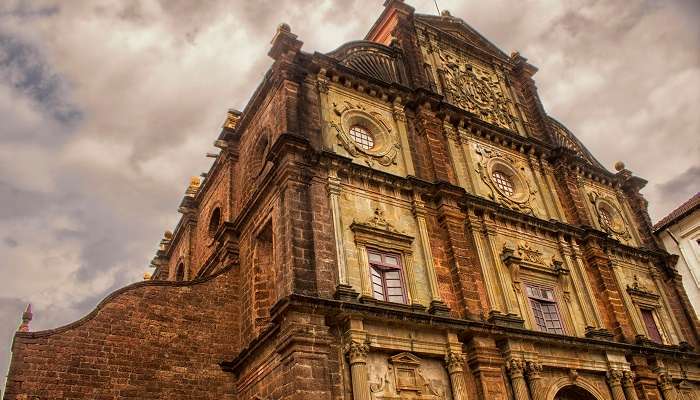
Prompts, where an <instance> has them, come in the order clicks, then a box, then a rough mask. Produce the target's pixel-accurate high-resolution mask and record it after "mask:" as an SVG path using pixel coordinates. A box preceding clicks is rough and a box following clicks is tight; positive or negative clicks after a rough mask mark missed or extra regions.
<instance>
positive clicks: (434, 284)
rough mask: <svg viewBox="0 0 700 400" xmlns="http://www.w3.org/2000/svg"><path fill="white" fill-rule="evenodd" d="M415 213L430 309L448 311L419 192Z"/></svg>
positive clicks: (415, 197)
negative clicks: (436, 270)
mask: <svg viewBox="0 0 700 400" xmlns="http://www.w3.org/2000/svg"><path fill="white" fill-rule="evenodd" d="M413 215H414V216H415V218H416V221H417V222H418V236H419V237H420V243H421V247H422V249H423V258H424V259H425V269H426V273H427V275H428V285H429V287H430V310H431V312H433V313H447V314H449V310H447V307H446V306H445V304H444V303H443V301H442V297H441V296H440V288H439V287H438V281H437V274H436V272H435V263H434V262H433V251H432V248H431V246H430V234H429V232H428V225H427V223H426V210H425V203H423V201H422V200H421V199H420V195H419V194H417V193H416V194H415V195H414V198H413Z"/></svg>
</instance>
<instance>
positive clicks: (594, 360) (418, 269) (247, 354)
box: [5, 0, 700, 400]
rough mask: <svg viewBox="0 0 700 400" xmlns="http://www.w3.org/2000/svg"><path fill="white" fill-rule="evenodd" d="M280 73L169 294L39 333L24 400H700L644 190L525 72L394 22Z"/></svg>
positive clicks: (183, 228)
mask: <svg viewBox="0 0 700 400" xmlns="http://www.w3.org/2000/svg"><path fill="white" fill-rule="evenodd" d="M269 55H270V57H271V58H272V59H273V60H274V63H273V64H272V67H271V68H270V70H269V71H268V73H267V74H266V75H265V77H264V79H263V81H262V82H261V83H260V85H259V86H258V88H257V90H256V91H255V93H254V94H253V96H252V98H251V99H250V101H249V103H248V105H247V106H246V108H245V109H244V110H243V111H242V112H239V111H236V110H231V111H229V113H228V116H227V119H226V122H225V124H224V126H223V129H222V130H221V132H220V134H219V136H218V138H216V142H215V145H216V146H217V147H218V148H219V149H220V152H219V153H218V156H217V158H216V160H215V161H214V164H213V166H212V167H211V169H210V170H209V172H208V173H207V174H206V176H205V177H204V179H199V178H194V179H193V180H192V182H191V184H190V186H189V188H188V189H187V192H186V194H185V196H184V198H183V200H182V203H181V205H180V208H179V211H180V212H181V213H182V218H181V220H180V222H179V223H178V225H177V226H176V228H175V229H174V231H173V232H172V233H171V232H168V233H166V235H165V236H164V238H163V239H162V241H161V246H160V249H159V250H158V252H157V254H156V256H155V258H154V260H153V266H154V267H155V271H154V273H153V276H152V278H151V279H149V280H147V281H144V282H139V283H135V284H133V285H130V286H127V287H125V288H123V289H120V290H118V291H116V292H115V293H112V294H111V295H109V296H108V297H107V298H106V299H105V300H104V301H102V302H101V303H100V304H99V305H98V306H97V308H96V309H95V310H94V311H93V312H91V313H90V314H88V315H87V316H85V317H84V318H83V319H81V320H79V321H76V322H74V323H72V324H69V325H67V326H63V327H60V328H56V329H53V330H49V331H40V332H31V330H30V325H29V320H30V319H31V314H30V313H27V314H25V322H24V323H23V324H22V327H21V329H20V331H19V332H17V334H16V335H15V338H14V343H13V347H12V350H13V356H12V363H11V367H10V372H9V377H8V381H7V391H6V394H5V398H6V399H8V400H9V399H12V400H15V399H47V398H64V399H72V398H95V399H124V398H138V399H163V398H170V399H232V400H233V399H236V400H238V399H240V400H252V399H258V400H261V399H264V400H268V399H269V400H282V399H299V400H301V399H329V400H330V399H338V400H340V399H345V400H350V399H354V400H370V399H371V400H389V399H421V400H438V399H440V400H511V399H513V400H555V399H556V400H571V399H577V400H637V399H643V400H677V399H696V400H697V399H700V366H699V364H700V356H699V355H698V353H697V352H696V349H697V348H698V345H699V344H700V335H699V329H700V324H699V323H698V318H697V316H696V314H695V312H694V311H693V309H692V307H691V304H690V302H689V300H688V296H687V295H686V292H685V290H684V288H683V285H682V281H681V276H680V275H679V273H678V271H677V270H676V266H675V257H673V256H672V255H669V254H668V253H667V252H666V251H665V250H663V249H662V248H660V247H659V246H658V244H657V241H656V239H655V237H654V234H653V231H652V224H651V222H650V220H649V215H648V213H647V203H646V200H645V199H644V198H643V197H642V195H641V194H640V193H639V191H640V189H642V188H643V187H644V185H645V184H646V181H644V180H643V179H642V178H639V177H636V176H634V175H633V174H632V173H631V172H630V171H629V170H627V169H625V168H624V165H622V164H621V163H620V164H618V165H617V166H616V169H617V171H616V172H610V171H608V170H607V169H606V168H605V167H603V166H602V165H601V164H600V163H599V162H598V161H597V160H596V159H595V157H594V156H593V155H591V153H590V152H589V151H588V150H586V148H585V147H584V146H583V144H582V143H581V142H580V141H579V140H577V139H576V137H575V135H574V134H573V133H572V132H571V131H570V130H569V129H567V128H566V127H565V126H564V125H563V124H561V123H560V122H558V121H557V120H555V119H554V118H553V117H551V116H549V115H548V114H547V113H546V112H545V110H544V107H543V105H542V103H541V102H540V99H539V96H538V94H537V87H536V85H535V81H534V79H533V76H534V75H535V73H536V72H537V68H536V67H535V66H533V65H531V64H530V63H528V61H527V59H525V58H524V57H523V56H521V55H520V54H518V53H514V54H510V55H509V54H505V53H504V52H502V51H501V50H500V49H499V48H497V47H496V46H495V45H494V44H493V43H491V42H490V41H489V40H488V39H486V38H484V37H483V36H481V35H480V34H479V33H478V32H476V31H475V30H474V29H473V28H471V27H470V26H469V25H468V24H467V23H465V22H464V21H463V20H461V19H459V18H456V17H453V16H451V15H450V14H449V13H448V12H444V13H442V15H440V16H435V15H421V14H417V13H415V12H414V10H413V8H412V7H410V6H409V5H407V4H405V3H404V2H402V1H400V0H388V1H387V2H386V3H385V9H384V11H383V13H382V14H381V15H380V16H379V18H378V19H377V21H376V23H375V24H374V25H373V26H372V27H371V28H370V29H369V32H368V33H367V35H366V37H365V38H364V40H358V41H353V42H349V43H346V44H343V45H342V46H340V47H338V48H337V49H336V50H334V51H332V52H330V53H327V54H322V53H318V52H309V51H304V50H302V42H301V40H300V39H299V38H298V37H297V36H296V35H295V34H294V33H293V32H292V30H291V29H290V27H289V26H287V25H285V24H282V25H280V27H279V29H278V30H277V32H276V34H275V36H274V38H273V39H272V46H271V49H270V51H269ZM545 73H546V72H545ZM602 101H604V99H603V100H602Z"/></svg>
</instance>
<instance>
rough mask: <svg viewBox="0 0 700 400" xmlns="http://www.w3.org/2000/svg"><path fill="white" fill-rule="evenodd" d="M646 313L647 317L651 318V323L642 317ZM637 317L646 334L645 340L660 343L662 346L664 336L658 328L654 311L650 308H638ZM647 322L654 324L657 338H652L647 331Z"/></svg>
mask: <svg viewBox="0 0 700 400" xmlns="http://www.w3.org/2000/svg"><path fill="white" fill-rule="evenodd" d="M645 312H646V313H648V315H649V317H650V318H651V321H647V319H646V318H645V317H644V313H645ZM639 315H640V317H641V319H642V325H643V326H644V331H645V332H646V334H647V338H648V339H649V340H651V341H652V342H656V343H660V344H663V343H665V341H664V334H663V333H662V330H661V327H660V326H659V322H658V317H657V315H656V310H655V309H654V308H651V307H639ZM648 322H651V323H653V324H654V329H655V330H656V335H657V336H658V338H657V337H654V336H653V335H652V332H650V331H649V324H648Z"/></svg>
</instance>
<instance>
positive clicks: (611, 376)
mask: <svg viewBox="0 0 700 400" xmlns="http://www.w3.org/2000/svg"><path fill="white" fill-rule="evenodd" d="M622 376H623V375H622V371H620V370H617V369H611V370H610V371H608V372H607V374H606V376H605V377H606V378H607V381H608V386H609V387H610V392H611V393H612V400H626V399H625V392H624V391H623V390H622Z"/></svg>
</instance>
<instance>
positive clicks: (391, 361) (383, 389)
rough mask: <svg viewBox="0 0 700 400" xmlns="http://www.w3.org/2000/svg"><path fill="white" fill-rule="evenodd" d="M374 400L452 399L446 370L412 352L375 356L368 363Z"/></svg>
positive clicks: (371, 356) (437, 362) (435, 362)
mask: <svg viewBox="0 0 700 400" xmlns="http://www.w3.org/2000/svg"><path fill="white" fill-rule="evenodd" d="M368 367H369V382H370V393H371V398H372V400H406V399H415V400H452V393H451V390H450V379H449V376H448V375H447V371H445V368H444V367H443V366H442V365H441V363H440V362H439V361H437V360H430V359H421V358H419V357H417V356H415V355H413V354H411V353H400V354H397V355H394V356H391V357H390V356H388V355H386V354H381V353H374V354H370V356H369V360H368Z"/></svg>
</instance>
